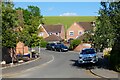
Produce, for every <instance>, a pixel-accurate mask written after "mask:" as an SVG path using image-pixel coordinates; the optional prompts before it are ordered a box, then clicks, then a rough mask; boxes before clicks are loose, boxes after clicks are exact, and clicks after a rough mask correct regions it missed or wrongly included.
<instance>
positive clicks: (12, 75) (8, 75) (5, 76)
mask: <svg viewBox="0 0 120 80" xmlns="http://www.w3.org/2000/svg"><path fill="white" fill-rule="evenodd" d="M51 56H52V59H51V60H50V61H48V62H46V63H43V64H41V65H38V66H36V67H32V68H29V69H27V70H25V71H20V72H19V73H13V74H6V75H2V77H4V78H12V77H14V76H16V75H19V74H22V73H24V72H27V71H31V70H34V69H36V68H41V67H43V66H45V65H47V64H49V63H51V62H52V61H54V56H53V55H51Z"/></svg>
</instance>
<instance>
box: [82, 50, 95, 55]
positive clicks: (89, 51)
mask: <svg viewBox="0 0 120 80" xmlns="http://www.w3.org/2000/svg"><path fill="white" fill-rule="evenodd" d="M94 53H95V50H94V49H85V50H82V52H81V54H94Z"/></svg>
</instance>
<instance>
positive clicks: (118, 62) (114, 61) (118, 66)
mask: <svg viewBox="0 0 120 80" xmlns="http://www.w3.org/2000/svg"><path fill="white" fill-rule="evenodd" d="M119 57H120V54H119V52H114V53H112V54H110V60H109V61H110V64H111V67H112V68H113V69H115V70H116V71H119V72H120V58H119Z"/></svg>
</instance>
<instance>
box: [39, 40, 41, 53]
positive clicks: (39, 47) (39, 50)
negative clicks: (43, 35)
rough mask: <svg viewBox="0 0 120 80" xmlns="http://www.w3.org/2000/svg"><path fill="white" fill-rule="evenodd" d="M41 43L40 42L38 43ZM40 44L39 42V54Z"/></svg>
mask: <svg viewBox="0 0 120 80" xmlns="http://www.w3.org/2000/svg"><path fill="white" fill-rule="evenodd" d="M40 42H41V41H40ZM40 42H39V54H40Z"/></svg>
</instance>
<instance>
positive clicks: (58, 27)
mask: <svg viewBox="0 0 120 80" xmlns="http://www.w3.org/2000/svg"><path fill="white" fill-rule="evenodd" d="M62 26H63V25H43V27H44V28H45V30H46V31H47V32H48V33H49V32H55V33H56V32H59V33H60V32H61V29H62Z"/></svg>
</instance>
